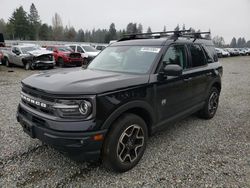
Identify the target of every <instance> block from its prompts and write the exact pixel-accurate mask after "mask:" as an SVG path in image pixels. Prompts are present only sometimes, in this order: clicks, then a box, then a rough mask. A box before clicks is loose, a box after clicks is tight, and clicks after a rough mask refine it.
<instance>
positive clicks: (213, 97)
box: [199, 87, 220, 119]
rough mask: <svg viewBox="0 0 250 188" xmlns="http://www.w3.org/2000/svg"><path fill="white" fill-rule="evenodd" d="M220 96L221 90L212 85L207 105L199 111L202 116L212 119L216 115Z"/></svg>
mask: <svg viewBox="0 0 250 188" xmlns="http://www.w3.org/2000/svg"><path fill="white" fill-rule="evenodd" d="M219 96H220V92H219V90H218V89H217V88H216V87H212V89H211V90H210V92H209V96H208V98H207V100H206V104H205V106H204V107H203V109H202V110H201V111H200V112H199V115H200V117H201V118H204V119H211V118H213V117H214V115H215V113H216V111H217V108H218V105H219Z"/></svg>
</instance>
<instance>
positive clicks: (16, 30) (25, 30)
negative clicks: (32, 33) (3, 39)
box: [8, 6, 29, 40]
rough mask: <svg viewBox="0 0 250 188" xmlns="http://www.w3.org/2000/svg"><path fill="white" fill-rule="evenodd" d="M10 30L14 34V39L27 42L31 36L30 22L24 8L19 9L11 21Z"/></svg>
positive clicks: (13, 14)
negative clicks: (29, 35)
mask: <svg viewBox="0 0 250 188" xmlns="http://www.w3.org/2000/svg"><path fill="white" fill-rule="evenodd" d="M8 29H9V30H11V32H13V33H12V34H13V39H14V38H15V39H21V40H25V39H27V38H28V34H29V21H28V16H27V13H26V12H25V11H24V9H23V7H22V6H20V7H19V8H17V9H16V10H15V11H14V12H13V13H12V16H11V17H10V19H9V28H8Z"/></svg>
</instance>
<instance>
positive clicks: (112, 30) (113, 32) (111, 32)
mask: <svg viewBox="0 0 250 188" xmlns="http://www.w3.org/2000/svg"><path fill="white" fill-rule="evenodd" d="M109 35H110V36H109V37H110V40H115V39H117V35H116V29H115V24H114V23H111V25H110V27H109Z"/></svg>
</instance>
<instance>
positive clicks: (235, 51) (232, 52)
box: [227, 48, 240, 56]
mask: <svg viewBox="0 0 250 188" xmlns="http://www.w3.org/2000/svg"><path fill="white" fill-rule="evenodd" d="M227 50H228V52H229V53H230V56H238V55H240V53H239V51H238V50H237V49H236V48H227Z"/></svg>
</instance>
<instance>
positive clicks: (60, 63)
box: [58, 58, 65, 68]
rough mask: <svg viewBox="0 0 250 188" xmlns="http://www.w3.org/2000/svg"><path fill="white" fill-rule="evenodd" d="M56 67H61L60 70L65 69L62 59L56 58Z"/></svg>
mask: <svg viewBox="0 0 250 188" xmlns="http://www.w3.org/2000/svg"><path fill="white" fill-rule="evenodd" d="M58 65H59V67H61V68H63V67H65V63H64V61H63V59H62V58H58Z"/></svg>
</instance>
